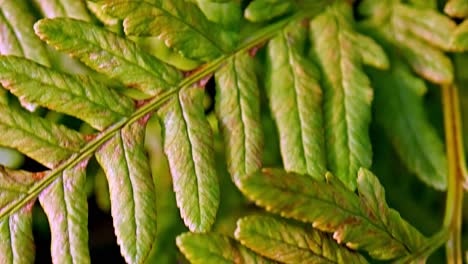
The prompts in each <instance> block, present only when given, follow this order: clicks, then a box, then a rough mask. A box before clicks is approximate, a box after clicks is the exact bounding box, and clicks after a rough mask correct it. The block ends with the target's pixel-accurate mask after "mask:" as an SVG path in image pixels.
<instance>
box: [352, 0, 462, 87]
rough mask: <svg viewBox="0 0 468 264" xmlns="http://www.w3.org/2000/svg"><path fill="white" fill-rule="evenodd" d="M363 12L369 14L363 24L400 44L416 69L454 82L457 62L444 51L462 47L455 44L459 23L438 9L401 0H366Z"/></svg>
mask: <svg viewBox="0 0 468 264" xmlns="http://www.w3.org/2000/svg"><path fill="white" fill-rule="evenodd" d="M359 11H360V13H361V14H362V15H364V16H366V17H367V20H366V21H365V22H363V23H362V25H361V26H364V27H365V28H368V29H367V30H366V32H372V33H371V34H372V35H373V36H379V37H380V38H384V39H385V40H386V41H387V42H389V43H391V44H392V45H393V46H394V47H396V48H397V49H398V50H399V51H400V53H401V54H402V56H403V57H404V59H405V60H406V62H407V63H408V64H409V65H411V67H412V68H413V70H414V71H415V72H417V73H418V74H419V75H421V76H422V77H424V78H425V79H427V80H429V81H431V82H434V83H437V84H447V83H451V82H452V81H453V65H452V63H451V61H450V59H449V58H448V57H447V56H446V55H445V54H444V53H443V51H450V50H452V49H458V48H457V47H456V46H454V45H453V44H452V43H451V37H452V35H453V32H454V31H455V29H456V24H455V22H453V21H452V20H451V19H450V18H448V17H446V16H443V15H441V14H440V13H438V12H437V11H435V10H431V9H423V8H419V9H417V8H415V7H411V6H409V5H406V4H403V3H400V1H372V0H366V1H363V2H362V3H361V4H360V6H359Z"/></svg>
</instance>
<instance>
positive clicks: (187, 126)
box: [160, 87, 219, 232]
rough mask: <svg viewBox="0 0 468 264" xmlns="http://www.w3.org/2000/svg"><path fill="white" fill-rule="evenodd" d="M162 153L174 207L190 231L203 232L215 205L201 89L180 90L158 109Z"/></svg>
mask: <svg viewBox="0 0 468 264" xmlns="http://www.w3.org/2000/svg"><path fill="white" fill-rule="evenodd" d="M160 116H161V117H162V119H163V122H164V152H165V153H166V156H167V158H168V161H169V166H170V169H171V174H172V179H173V185H174V192H175V194H176V200H177V206H178V207H179V209H180V213H181V216H182V218H183V219H184V222H185V225H186V226H187V227H188V228H189V229H190V231H192V232H206V231H209V230H210V227H211V225H212V224H213V222H214V220H215V217H216V212H217V210H218V205H219V185H218V178H217V175H216V169H215V168H216V167H215V163H214V160H215V159H214V150H213V138H212V131H211V128H210V125H209V124H208V122H207V120H206V119H205V115H204V109H203V90H202V89H200V88H198V87H193V88H184V89H182V90H181V91H180V92H179V94H178V97H177V98H173V99H172V100H171V101H170V102H169V103H168V104H167V105H165V106H164V107H163V108H162V109H160Z"/></svg>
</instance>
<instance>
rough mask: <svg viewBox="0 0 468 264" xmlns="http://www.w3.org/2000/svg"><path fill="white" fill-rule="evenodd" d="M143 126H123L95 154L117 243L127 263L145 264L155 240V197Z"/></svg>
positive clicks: (143, 124)
mask: <svg viewBox="0 0 468 264" xmlns="http://www.w3.org/2000/svg"><path fill="white" fill-rule="evenodd" d="M145 122H146V121H145V120H139V121H137V122H135V123H133V124H130V125H127V126H125V127H124V128H123V129H122V130H121V131H119V132H118V133H117V134H116V135H115V136H114V137H113V138H111V139H110V140H109V141H108V142H107V143H105V144H104V145H103V146H102V148H101V149H100V150H99V151H98V152H97V153H96V159H97V160H98V162H99V164H101V166H102V168H103V169H104V172H105V173H106V176H107V181H108V183H109V193H110V199H111V213H112V218H113V222H114V230H115V234H116V236H117V243H118V244H119V246H120V251H121V253H122V256H124V257H125V260H126V261H127V262H128V263H144V262H145V260H146V259H147V257H148V254H149V252H150V250H151V248H152V247H153V245H154V242H155V238H156V197H155V192H154V183H153V178H152V177H151V170H150V168H149V164H148V158H147V156H146V153H145V151H144V135H145Z"/></svg>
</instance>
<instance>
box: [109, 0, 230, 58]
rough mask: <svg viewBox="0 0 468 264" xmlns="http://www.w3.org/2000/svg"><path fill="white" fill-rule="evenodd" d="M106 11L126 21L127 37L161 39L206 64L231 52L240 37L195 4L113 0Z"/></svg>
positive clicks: (186, 55) (175, 0)
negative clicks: (208, 17) (213, 20)
mask: <svg viewBox="0 0 468 264" xmlns="http://www.w3.org/2000/svg"><path fill="white" fill-rule="evenodd" d="M104 8H105V10H106V11H107V12H108V13H109V14H111V15H113V16H115V17H118V18H121V19H124V29H125V33H126V34H127V35H136V36H158V37H159V38H161V39H163V40H164V43H165V44H166V45H167V46H168V47H170V48H173V49H176V50H178V51H179V52H180V53H182V54H183V55H184V56H185V57H187V58H190V59H194V60H199V61H204V62H207V61H209V60H212V59H214V58H216V57H218V56H220V55H222V54H224V53H227V52H230V51H232V49H233V48H234V47H235V45H236V44H237V38H238V36H237V34H233V32H229V31H225V30H223V28H221V27H220V26H218V25H217V24H215V23H212V22H210V21H209V20H208V19H207V18H206V17H205V16H204V15H203V13H202V12H201V11H200V10H199V9H198V7H197V6H195V5H194V4H192V3H188V2H185V1H183V0H173V1H172V0H171V1H161V2H158V3H155V4H150V3H149V2H147V1H144V0H138V1H128V0H118V1H110V2H109V3H108V4H106V5H105V6H104Z"/></svg>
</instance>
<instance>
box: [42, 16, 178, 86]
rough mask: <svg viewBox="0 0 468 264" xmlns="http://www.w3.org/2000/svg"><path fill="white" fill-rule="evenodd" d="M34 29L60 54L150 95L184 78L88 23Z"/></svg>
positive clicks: (54, 22) (65, 21) (61, 21)
mask: <svg viewBox="0 0 468 264" xmlns="http://www.w3.org/2000/svg"><path fill="white" fill-rule="evenodd" d="M34 29H35V30H36V34H38V35H39V36H40V37H41V39H42V40H44V41H46V42H47V43H48V44H49V45H52V46H53V47H55V48H56V49H57V50H59V51H63V52H66V53H68V54H70V55H71V56H73V57H76V58H78V59H79V60H80V61H82V62H83V63H85V64H86V65H88V66H89V67H91V68H93V69H94V70H96V71H98V72H101V73H104V74H106V75H108V76H109V77H111V78H115V79H117V80H119V81H121V82H123V83H124V84H125V85H126V86H127V87H129V88H134V89H138V90H140V91H142V92H144V93H145V94H147V95H156V94H159V93H160V92H161V91H163V90H165V89H168V88H170V87H174V86H175V85H176V83H177V82H178V81H179V80H180V79H181V77H182V76H181V74H180V73H179V72H178V71H177V70H176V69H174V68H172V67H170V66H168V65H165V64H164V63H162V62H160V61H159V60H158V59H156V58H154V57H153V56H151V55H149V54H147V53H146V52H144V51H142V50H141V49H139V48H138V47H137V46H136V45H135V44H134V43H133V42H131V41H129V40H126V39H123V38H121V37H119V36H118V35H116V34H114V33H112V32H110V31H107V30H105V29H102V28H99V27H98V26H95V25H92V24H89V23H86V22H82V21H78V20H73V19H69V18H55V19H42V20H40V21H39V22H37V23H36V24H35V25H34Z"/></svg>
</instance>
